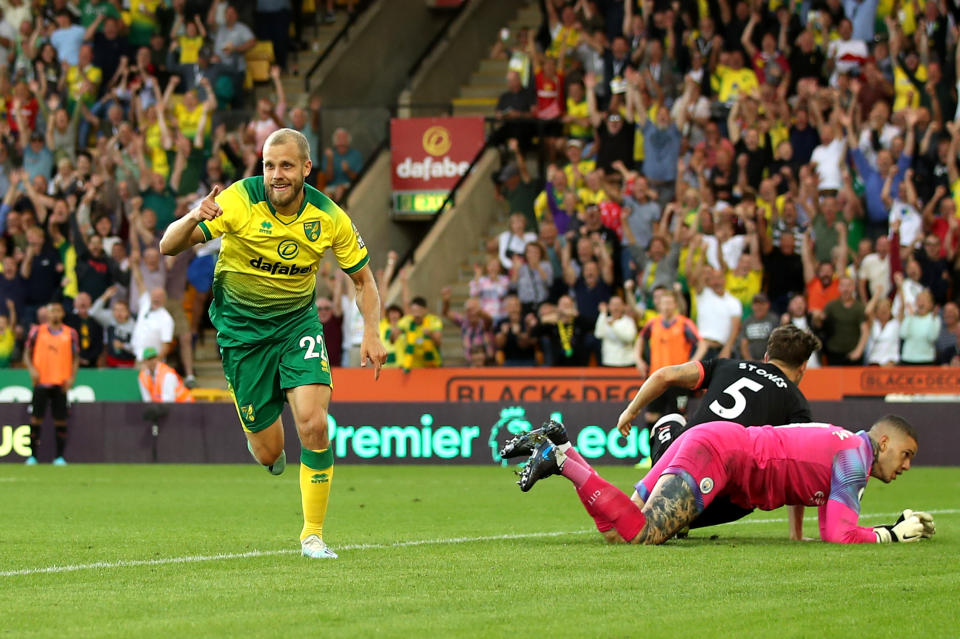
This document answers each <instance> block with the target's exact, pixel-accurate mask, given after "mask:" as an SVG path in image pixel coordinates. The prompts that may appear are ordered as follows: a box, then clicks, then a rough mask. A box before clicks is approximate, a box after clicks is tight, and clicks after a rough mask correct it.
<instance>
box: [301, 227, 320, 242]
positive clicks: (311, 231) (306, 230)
mask: <svg viewBox="0 0 960 639" xmlns="http://www.w3.org/2000/svg"><path fill="white" fill-rule="evenodd" d="M303 234H304V235H306V236H307V239H308V240H310V241H311V242H316V241H317V238H318V237H320V222H304V223H303Z"/></svg>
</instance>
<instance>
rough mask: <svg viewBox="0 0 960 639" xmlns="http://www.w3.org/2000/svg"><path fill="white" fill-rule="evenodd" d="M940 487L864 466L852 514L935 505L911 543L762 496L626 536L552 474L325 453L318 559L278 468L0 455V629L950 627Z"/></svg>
mask: <svg viewBox="0 0 960 639" xmlns="http://www.w3.org/2000/svg"><path fill="white" fill-rule="evenodd" d="M599 470H600V472H601V474H603V475H605V476H606V477H607V478H608V479H610V480H611V481H613V482H614V483H615V484H617V485H618V486H619V487H621V488H623V489H625V490H626V491H628V492H629V489H630V486H631V485H632V483H633V482H634V481H635V480H636V479H637V478H638V476H637V471H634V470H633V469H631V468H625V467H616V468H600V469H599ZM958 494H960V468H918V469H915V470H912V471H910V472H908V473H907V474H905V475H904V476H902V477H900V478H899V479H898V480H897V481H896V482H894V483H893V484H890V485H883V484H882V483H880V482H878V481H875V480H874V481H871V482H870V484H869V486H868V487H867V490H866V492H865V494H864V498H863V509H864V513H863V518H862V520H861V521H862V522H863V523H865V524H867V525H874V524H880V523H892V521H893V519H894V518H895V514H894V513H897V512H899V511H900V510H901V509H902V508H905V507H910V508H914V509H918V510H929V511H931V512H933V513H935V515H934V516H935V518H936V521H937V529H938V534H937V536H936V537H935V538H934V539H933V540H930V541H923V542H920V543H915V544H892V545H885V546H878V545H864V546H838V545H828V544H823V543H820V542H807V543H804V542H790V541H788V540H787V538H786V537H787V524H786V512H785V510H783V509H781V510H779V511H774V512H769V513H764V512H758V513H755V514H753V515H751V516H750V517H748V518H747V519H745V520H743V521H742V522H740V523H736V524H728V525H725V526H719V527H714V528H707V529H702V530H699V531H694V532H693V533H692V535H691V537H690V538H689V539H687V540H674V541H671V542H670V543H668V544H667V545H665V546H662V547H655V548H647V547H632V546H608V545H605V544H603V543H602V542H601V540H600V538H599V537H598V536H597V535H596V533H595V531H592V524H593V522H592V520H590V519H589V517H588V516H587V515H586V513H585V512H584V511H583V508H582V506H581V505H580V503H579V501H578V500H577V498H576V495H575V493H574V491H573V489H572V487H571V485H570V484H569V482H567V481H566V480H564V479H562V478H550V479H548V480H545V481H543V482H541V483H540V484H538V485H537V486H536V487H535V488H534V490H533V491H531V492H530V493H528V494H522V493H520V491H519V489H518V488H517V487H516V486H515V485H514V484H513V476H512V474H511V473H510V470H509V469H506V468H499V467H492V466H491V467H454V466H448V467H439V466H421V467H412V466H350V465H340V466H338V467H337V469H336V475H335V477H334V484H333V495H332V502H331V507H330V511H329V513H328V518H327V526H326V531H325V535H324V536H325V538H326V540H327V542H328V543H329V544H330V545H331V547H333V548H334V549H336V550H337V551H339V552H340V559H338V560H335V561H324V560H308V559H305V558H303V557H300V556H299V554H298V549H299V544H298V543H297V535H298V534H299V531H300V524H301V520H300V503H299V491H298V485H297V472H296V467H295V466H294V467H291V468H289V469H288V470H287V473H286V474H285V475H284V476H282V477H279V478H275V477H271V476H269V475H268V474H267V473H266V472H264V471H263V470H262V469H260V468H259V467H257V466H256V465H254V464H252V463H251V464H250V465H247V466H100V465H93V466H85V465H73V466H69V467H66V468H53V467H50V466H38V467H32V468H27V467H23V466H13V465H3V466H0V496H2V499H0V503H2V505H3V507H2V517H0V637H8V636H9V637H18V638H19V637H57V638H62V637H101V636H104V637H107V636H123V637H160V636H162V637H165V638H168V639H169V638H172V637H188V636H189V637H215V636H217V637H220V636H223V637H238V636H270V637H278V636H281V637H308V636H311V637H312V636H318V637H325V638H326V637H369V636H385V637H419V636H424V635H427V633H429V635H432V636H434V637H501V636H518V637H526V636H531V637H569V636H585V637H671V638H673V637H713V636H731V637H732V636H736V637H743V636H756V637H770V636H774V635H776V636H777V637H778V639H780V638H783V637H841V636H842V637H849V636H868V637H901V636H904V635H909V636H913V637H945V636H957V633H958V632H960V627H958V625H957V624H958V610H960V608H958V602H960V578H958V576H957V575H958V571H957V570H958V566H960V563H958V561H960V560H958V557H960V541H958V540H960V536H958V534H957V530H958V528H960V509H958V500H957V497H956V496H957V495H958ZM815 517H816V514H815V511H814V509H807V517H806V526H805V532H806V534H807V535H808V536H811V537H816V536H817V527H816V521H815ZM713 536H716V537H713ZM217 555H221V556H220V557H217ZM51 567H59V568H56V569H55V570H53V571H50V570H48V571H44V569H49V568H51Z"/></svg>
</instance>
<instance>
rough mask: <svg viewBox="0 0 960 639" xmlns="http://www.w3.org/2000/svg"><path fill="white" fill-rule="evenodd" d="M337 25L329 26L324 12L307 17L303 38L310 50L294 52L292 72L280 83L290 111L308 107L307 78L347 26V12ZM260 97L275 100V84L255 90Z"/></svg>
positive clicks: (338, 17) (339, 13)
mask: <svg viewBox="0 0 960 639" xmlns="http://www.w3.org/2000/svg"><path fill="white" fill-rule="evenodd" d="M335 16H336V21H335V22H332V23H325V22H324V21H323V12H322V11H319V12H317V13H312V14H307V15H304V16H303V19H304V20H305V21H306V22H305V24H304V25H303V33H302V37H303V40H304V42H305V43H306V45H307V46H306V48H305V49H304V50H302V51H291V52H290V55H289V59H288V61H287V66H288V70H287V72H286V73H284V74H283V75H282V76H281V78H280V82H281V83H282V84H283V90H284V92H285V93H286V94H287V104H288V108H293V107H294V106H301V105H304V106H305V105H306V103H307V101H308V98H307V97H306V96H304V95H303V93H304V91H303V78H304V74H306V72H307V71H309V70H310V67H312V66H313V64H314V62H316V61H317V58H319V57H320V55H321V54H322V53H323V52H324V51H325V50H326V48H327V46H328V45H329V44H330V43H331V42H332V41H333V39H334V38H335V37H336V36H337V33H339V32H340V30H341V29H342V28H343V27H344V25H345V24H346V23H347V14H346V12H344V11H342V10H340V11H337V12H336V14H335ZM294 65H296V67H297V70H298V73H297V75H294V74H293V73H292V72H291V71H290V70H291V69H293V67H294ZM254 89H255V92H256V94H257V97H258V98H259V97H267V98H271V99H272V95H273V84H272V83H271V82H269V81H268V82H259V83H257V84H256V85H255V87H254Z"/></svg>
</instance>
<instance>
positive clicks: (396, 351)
mask: <svg viewBox="0 0 960 639" xmlns="http://www.w3.org/2000/svg"><path fill="white" fill-rule="evenodd" d="M384 313H385V317H384V318H383V319H381V320H380V341H381V342H383V347H384V348H385V349H387V360H386V362H384V364H383V367H384V368H399V367H400V360H401V359H402V358H403V355H404V348H405V347H406V344H407V334H406V332H405V331H404V330H403V328H402V327H401V326H400V320H401V319H402V318H403V310H402V309H401V308H400V307H399V306H397V305H396V304H391V305H390V306H388V307H387V308H386V311H385V312H384Z"/></svg>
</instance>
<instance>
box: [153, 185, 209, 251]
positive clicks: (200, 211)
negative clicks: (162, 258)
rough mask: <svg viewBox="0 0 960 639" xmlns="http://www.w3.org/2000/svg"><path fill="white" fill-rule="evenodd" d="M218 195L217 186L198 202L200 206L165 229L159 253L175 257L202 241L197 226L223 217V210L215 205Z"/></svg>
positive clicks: (202, 237) (202, 236) (201, 234)
mask: <svg viewBox="0 0 960 639" xmlns="http://www.w3.org/2000/svg"><path fill="white" fill-rule="evenodd" d="M219 193H220V187H219V185H215V186H214V187H213V190H211V191H210V193H209V194H207V197H205V198H203V199H202V200H200V204H199V205H197V207H196V208H194V209H192V210H191V211H190V212H189V213H187V214H186V215H184V216H183V217H181V218H180V219H179V220H176V221H175V222H174V223H173V224H171V225H170V226H168V227H167V230H166V231H164V232H163V237H162V238H160V252H161V253H163V254H164V255H177V254H178V253H182V252H183V251H185V250H187V249H188V248H190V247H191V246H193V245H194V244H199V243H200V242H202V241H203V239H204V235H203V231H201V230H200V228H199V227H198V226H197V225H198V224H200V222H203V221H207V220H213V219H216V218H218V217H220V216H221V215H223V210H222V209H221V208H220V205H219V204H217V201H216V199H215V198H216V197H217V194H219Z"/></svg>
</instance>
